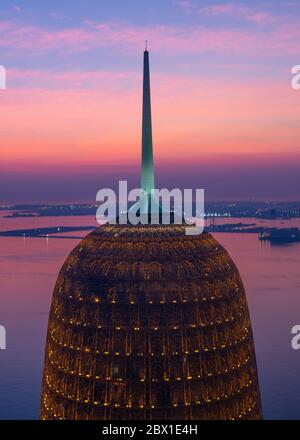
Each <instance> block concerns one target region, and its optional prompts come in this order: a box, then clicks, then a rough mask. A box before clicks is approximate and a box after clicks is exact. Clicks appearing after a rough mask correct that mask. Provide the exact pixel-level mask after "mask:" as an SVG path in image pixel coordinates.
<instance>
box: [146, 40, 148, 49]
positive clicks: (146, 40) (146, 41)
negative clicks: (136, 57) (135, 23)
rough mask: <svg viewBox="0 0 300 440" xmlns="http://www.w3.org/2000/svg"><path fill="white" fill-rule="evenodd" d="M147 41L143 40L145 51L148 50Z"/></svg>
mask: <svg viewBox="0 0 300 440" xmlns="http://www.w3.org/2000/svg"><path fill="white" fill-rule="evenodd" d="M147 43H148V42H147V40H145V51H147V50H148V47H147Z"/></svg>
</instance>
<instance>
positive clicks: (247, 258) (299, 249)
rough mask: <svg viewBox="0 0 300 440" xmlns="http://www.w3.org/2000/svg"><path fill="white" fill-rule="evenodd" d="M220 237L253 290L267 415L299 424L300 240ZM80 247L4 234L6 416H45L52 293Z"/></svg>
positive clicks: (0, 301)
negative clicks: (299, 327)
mask: <svg viewBox="0 0 300 440" xmlns="http://www.w3.org/2000/svg"><path fill="white" fill-rule="evenodd" d="M239 221H240V219H237V220H236V219H235V220H234V222H239ZM241 221H242V222H243V223H248V222H249V223H253V222H255V220H254V219H242V220H241ZM256 222H257V221H256ZM264 222H265V223H266V226H267V225H269V223H270V221H268V220H266V221H264ZM285 223H286V224H282V223H281V221H280V220H277V221H272V225H274V226H277V227H286V226H290V225H291V224H290V223H291V222H290V221H287V222H285ZM292 223H293V224H294V223H297V222H294V221H293V222H292ZM93 224H95V220H94V218H93V217H89V216H85V217H58V218H55V217H53V218H37V219H32V218H30V219H3V218H0V230H7V229H17V228H20V229H23V228H34V227H38V226H44V227H46V226H62V225H63V226H70V225H93ZM298 225H299V220H298ZM72 234H73V235H74V233H72ZM76 235H84V234H82V233H80V234H79V233H77V232H76ZM215 236H216V238H217V239H218V240H219V241H220V242H221V244H222V245H224V246H225V247H226V249H227V250H228V251H229V253H230V254H231V256H232V257H233V259H234V261H235V262H236V264H237V266H238V268H239V270H240V273H241V276H242V279H243V281H244V284H245V287H246V291H247V298H248V304H249V308H250V313H251V318H252V326H253V331H254V337H255V347H256V354H257V361H258V369H259V377H260V387H261V394H262V401H263V411H264V417H265V418H266V419H288V418H295V419H300V350H299V351H293V350H292V349H291V328H292V326H294V325H295V324H300V243H298V244H291V245H285V246H271V245H270V244H269V243H264V244H263V245H261V244H260V242H259V241H258V239H257V236H256V235H255V234H215ZM77 243H78V240H73V239H51V238H49V239H48V240H47V239H46V238H25V239H24V238H22V237H20V238H19V237H18V238H10V237H0V324H2V325H5V327H6V330H7V350H5V351H3V350H0V419H35V418H37V417H38V408H39V399H40V385H41V377H42V366H43V357H44V343H45V337H46V328H47V319H48V312H49V307H50V301H51V296H52V291H53V288H54V283H55V280H56V277H57V274H58V271H59V269H60V267H61V266H62V264H63V262H64V260H65V258H66V257H67V255H68V254H69V252H70V251H71V250H72V249H73V247H74V246H75V245H76V244H77Z"/></svg>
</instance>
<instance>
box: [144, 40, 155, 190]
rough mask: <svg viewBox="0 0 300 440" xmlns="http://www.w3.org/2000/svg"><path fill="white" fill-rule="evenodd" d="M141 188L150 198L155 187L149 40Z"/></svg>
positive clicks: (146, 58)
mask: <svg viewBox="0 0 300 440" xmlns="http://www.w3.org/2000/svg"><path fill="white" fill-rule="evenodd" d="M141 189H143V190H144V191H146V192H147V194H148V198H149V199H150V196H151V190H152V189H155V184H154V168H153V146H152V122H151V97H150V71H149V52H148V50H147V41H146V47H145V51H144V78H143V127H142V174H141Z"/></svg>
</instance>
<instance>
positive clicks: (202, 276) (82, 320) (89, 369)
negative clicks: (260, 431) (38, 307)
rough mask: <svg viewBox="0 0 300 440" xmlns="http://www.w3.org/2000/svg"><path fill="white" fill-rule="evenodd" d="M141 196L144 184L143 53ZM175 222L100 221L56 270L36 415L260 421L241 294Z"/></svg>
mask: <svg viewBox="0 0 300 440" xmlns="http://www.w3.org/2000/svg"><path fill="white" fill-rule="evenodd" d="M143 90H144V100H143V141H142V151H143V153H142V184H141V185H142V188H145V189H147V190H148V189H151V188H153V186H154V172H153V151H152V130H151V109H150V79H149V54H148V51H147V50H146V51H145V52H144V86H143ZM184 229H185V228H184V227H183V226H181V225H179V226H178V225H174V224H171V225H162V224H160V225H144V226H143V225H137V226H131V225H129V224H128V225H118V224H117V225H109V224H106V225H104V226H101V227H99V228H98V229H97V230H96V231H94V232H92V233H91V234H89V235H88V236H87V237H86V238H84V239H83V240H82V241H81V242H80V244H79V245H78V246H76V248H75V249H74V250H73V251H72V252H71V254H70V255H69V257H68V258H67V260H66V262H65V263H64V265H63V267H62V269H61V271H60V273H59V276H58V279H57V282H56V286H55V290H54V294H53V300H52V305H51V311H50V317H49V325H48V335H47V345H46V353H45V367H44V377H43V389H42V399H41V412H40V417H41V418H42V419H87V420H92V419H111V420H117V419H120V420H129V419H134V420H137V419H143V420H146V419H147V420H148V419H162V420H176V419H185V420H192V419H260V418H261V416H262V414H261V404H260V394H259V386H258V378H257V369H256V360H255V352H254V344H253V336H252V330H251V323H250V318H249V313H248V308H247V302H246V297H245V292H244V287H243V284H242V281H241V278H240V276H239V273H238V270H237V268H236V266H235V265H234V263H233V261H232V260H231V258H230V256H229V255H228V253H227V252H226V250H225V249H224V248H223V247H222V246H221V245H220V244H219V243H218V242H217V241H216V240H215V239H214V238H213V237H212V236H211V235H210V234H208V233H203V234H202V235H198V236H186V235H185V230H184Z"/></svg>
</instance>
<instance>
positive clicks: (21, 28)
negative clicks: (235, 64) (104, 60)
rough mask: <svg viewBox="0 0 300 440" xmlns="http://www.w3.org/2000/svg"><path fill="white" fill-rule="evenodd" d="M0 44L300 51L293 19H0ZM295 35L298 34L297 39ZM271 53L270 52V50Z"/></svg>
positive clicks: (43, 48) (39, 48) (10, 47)
mask: <svg viewBox="0 0 300 440" xmlns="http://www.w3.org/2000/svg"><path fill="white" fill-rule="evenodd" d="M248 19H249V20H250V19H251V20H252V21H256V22H259V23H263V22H264V21H266V20H268V17H267V16H265V15H255V16H251V17H250V16H249V18H248ZM0 33H1V34H3V35H5V38H3V39H1V40H0V48H2V49H4V50H5V49H6V50H7V51H10V52H11V51H30V52H31V53H34V54H39V53H44V52H49V51H64V52H66V51H69V52H80V51H87V50H94V49H96V48H101V47H102V48H104V47H105V48H113V49H114V50H118V51H134V52H136V51H137V50H140V49H141V48H142V47H143V41H144V40H145V39H147V40H148V41H150V47H151V49H152V50H155V51H157V52H163V53H172V54H174V53H185V54H194V53H206V52H216V53H225V54H226V53H229V54H231V53H233V52H234V53H240V54H245V53H251V52H252V53H253V54H255V55H256V54H257V55H259V54H261V55H263V56H266V55H269V54H270V52H272V51H273V54H274V53H275V54H280V53H278V49H279V48H281V49H282V52H283V54H286V53H293V54H296V53H297V54H298V53H299V51H300V29H299V27H294V26H292V24H290V25H289V27H288V28H287V27H285V28H284V30H283V28H282V27H277V28H276V29H274V30H272V31H266V30H265V29H264V28H261V29H260V30H259V31H257V32H255V33H253V32H252V31H250V30H233V29H217V30H214V29H211V28H206V27H204V26H194V27H193V28H184V27H175V26H166V25H155V26H143V27H139V26H131V25H127V24H124V23H116V22H104V23H94V22H91V21H88V22H86V24H85V25H83V26H82V27H80V28H62V29H61V30H50V29H47V28H43V27H40V26H34V25H30V26H29V25H20V24H16V23H14V22H10V21H6V22H0ZM295 37H296V38H295ZM271 54H272V53H271Z"/></svg>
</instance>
